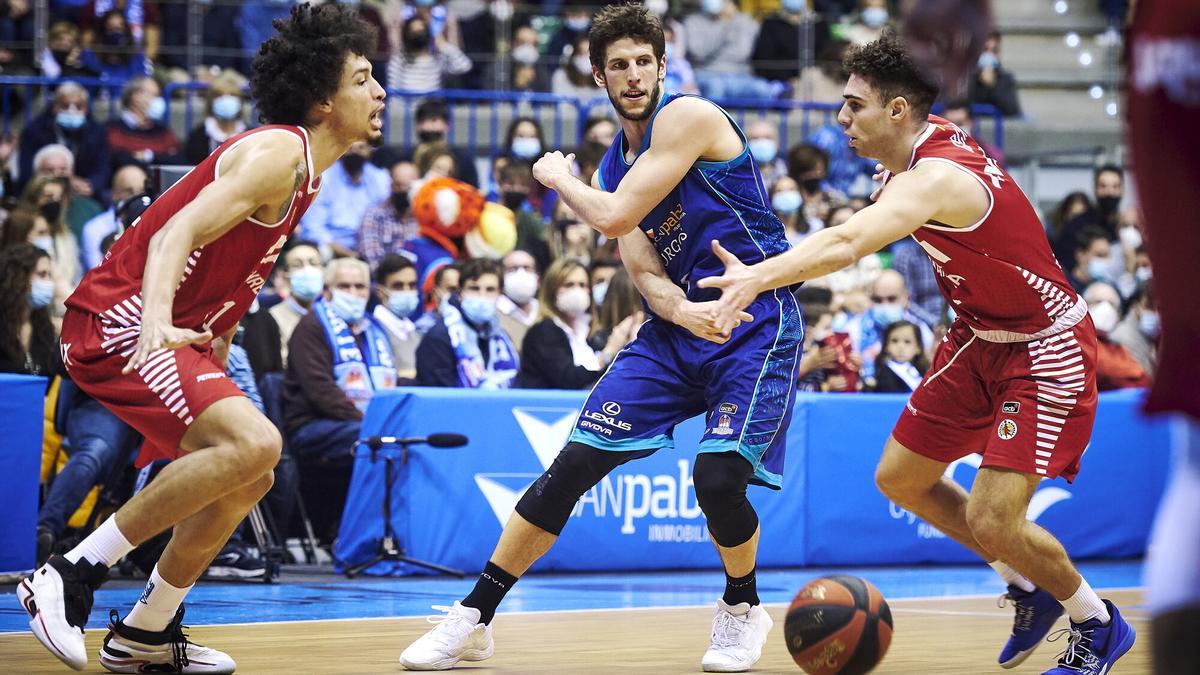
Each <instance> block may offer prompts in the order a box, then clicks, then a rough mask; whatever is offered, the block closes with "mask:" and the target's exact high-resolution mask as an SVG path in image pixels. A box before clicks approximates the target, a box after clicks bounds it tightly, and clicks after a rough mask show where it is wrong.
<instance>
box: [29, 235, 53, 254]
mask: <svg viewBox="0 0 1200 675" xmlns="http://www.w3.org/2000/svg"><path fill="white" fill-rule="evenodd" d="M29 243H31V244H33V245H34V246H36V247H38V248H40V249H42V250H43V251H45V252H46V253H49V254H50V255H54V237H34V238H33V241H31V242H29Z"/></svg>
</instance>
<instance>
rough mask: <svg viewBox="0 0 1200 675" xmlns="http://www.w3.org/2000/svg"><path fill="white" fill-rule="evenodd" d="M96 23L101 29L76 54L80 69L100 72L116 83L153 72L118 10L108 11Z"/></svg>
mask: <svg viewBox="0 0 1200 675" xmlns="http://www.w3.org/2000/svg"><path fill="white" fill-rule="evenodd" d="M100 25H101V28H102V29H103V30H102V32H101V34H100V35H99V36H98V39H97V40H95V41H93V42H92V43H91V44H90V45H88V46H87V48H85V49H84V50H83V52H82V53H81V54H80V57H79V60H80V62H81V63H82V65H83V67H84V68H87V69H88V70H94V71H96V72H98V73H100V77H101V78H103V79H107V80H113V81H116V82H120V81H121V80H125V79H128V78H130V77H138V76H145V75H149V74H150V73H152V72H154V66H153V61H152V60H151V59H150V58H149V56H148V55H147V54H146V53H145V52H144V51H143V50H142V48H141V47H140V46H139V45H138V44H137V43H136V42H135V40H134V38H133V34H132V33H131V32H130V27H129V25H128V23H127V22H126V20H125V16H124V15H123V14H121V12H119V11H116V10H113V11H110V12H108V13H107V14H105V15H104V17H103V18H102V19H101V23H100Z"/></svg>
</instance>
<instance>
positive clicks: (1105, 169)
mask: <svg viewBox="0 0 1200 675" xmlns="http://www.w3.org/2000/svg"><path fill="white" fill-rule="evenodd" d="M1102 173H1115V174H1117V176H1119V177H1120V178H1121V180H1122V181H1124V180H1125V170H1124V169H1122V168H1121V167H1119V166H1117V165H1116V164H1104V165H1102V166H1099V167H1097V168H1096V171H1095V172H1094V173H1093V174H1092V182H1093V183H1094V182H1096V181H1097V180H1100V174H1102Z"/></svg>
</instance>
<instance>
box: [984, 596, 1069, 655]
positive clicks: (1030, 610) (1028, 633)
mask: <svg viewBox="0 0 1200 675" xmlns="http://www.w3.org/2000/svg"><path fill="white" fill-rule="evenodd" d="M1006 601H1008V602H1011V603H1012V604H1013V606H1014V607H1015V608H1016V610H1017V616H1016V618H1015V619H1014V620H1013V631H1012V637H1010V638H1008V642H1007V643H1006V644H1005V645H1004V649H1003V650H1002V651H1001V652H1000V667H1001V668H1016V667H1017V666H1019V665H1021V662H1022V661H1024V660H1025V659H1027V658H1029V655H1030V654H1032V653H1033V650H1035V649H1037V648H1038V645H1040V644H1041V643H1042V639H1043V638H1045V637H1046V634H1047V633H1049V632H1050V629H1051V628H1053V627H1054V622H1055V621H1058V617H1060V616H1062V613H1063V606H1062V604H1061V603H1059V601H1058V600H1055V599H1054V596H1053V595H1050V594H1049V593H1047V592H1046V591H1043V590H1042V589H1040V588H1035V589H1033V590H1032V591H1023V590H1021V589H1020V588H1017V587H1016V586H1009V587H1008V593H1005V594H1004V595H1002V596H1000V603H999V606H1000V607H1003V606H1005V604H1007V602H1006Z"/></svg>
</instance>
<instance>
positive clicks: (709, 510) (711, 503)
mask: <svg viewBox="0 0 1200 675" xmlns="http://www.w3.org/2000/svg"><path fill="white" fill-rule="evenodd" d="M753 475H754V467H753V466H751V465H750V462H748V461H746V459H745V458H744V457H742V456H741V455H739V454H738V453H736V452H702V453H700V455H699V456H698V457H696V466H695V468H693V469H692V484H693V485H694V486H695V488H696V501H697V502H698V503H699V504H700V508H701V509H702V510H703V511H704V515H705V517H706V518H708V531H709V532H710V533H711V534H712V538H713V541H715V542H717V543H718V544H720V545H721V546H723V547H725V548H733V547H734V546H738V545H741V544H744V543H746V542H747V541H749V540H750V538H751V537H753V536H754V532H755V530H757V529H758V513H756V512H755V511H754V507H753V506H751V505H750V501H749V500H748V499H746V485H747V484H748V483H749V482H750V477H751V476H753Z"/></svg>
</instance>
